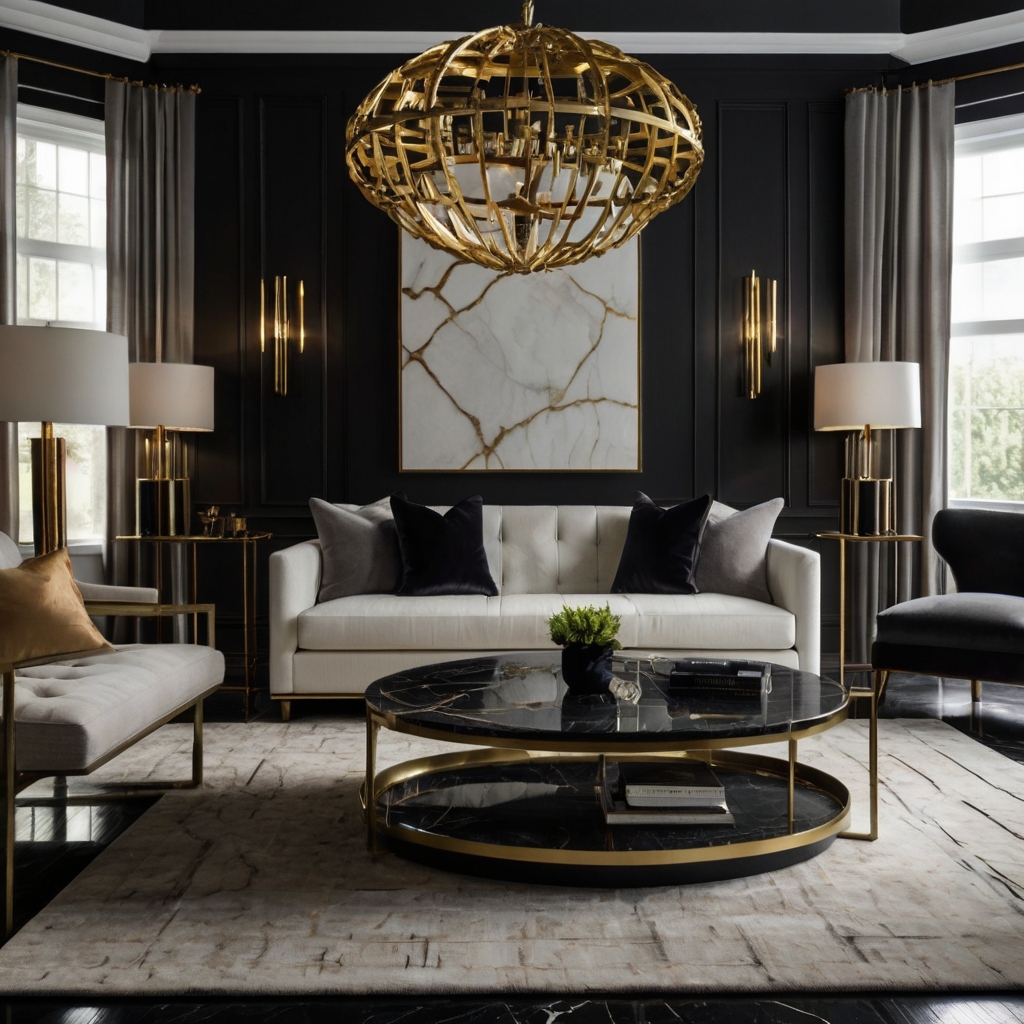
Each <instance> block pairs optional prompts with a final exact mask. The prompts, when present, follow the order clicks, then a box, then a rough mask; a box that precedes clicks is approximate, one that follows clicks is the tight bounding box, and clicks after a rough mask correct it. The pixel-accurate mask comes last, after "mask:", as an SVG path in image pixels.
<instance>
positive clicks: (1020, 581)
mask: <svg viewBox="0 0 1024 1024" xmlns="http://www.w3.org/2000/svg"><path fill="white" fill-rule="evenodd" d="M932 540H933V541H934V544H935V549H936V550H937V551H938V553H939V554H940V555H941V556H942V557H943V558H944V559H945V560H946V563H947V564H948V565H949V568H950V571H951V572H952V574H953V579H954V580H955V581H956V589H957V593H955V594H945V595H942V596H939V597H920V598H917V599H916V600H913V601H905V602H903V604H898V605H894V606H893V607H892V608H887V609H886V610H885V611H883V612H880V613H879V615H878V619H877V632H876V635H875V642H874V645H873V646H872V649H871V664H872V666H873V668H874V669H875V671H876V678H875V689H876V693H878V694H879V695H880V696H881V695H882V694H884V692H885V682H886V679H887V678H888V675H889V673H890V672H918V673H921V674H923V675H933V676H946V677H952V678H960V679H970V680H971V699H972V700H973V701H978V700H980V699H981V680H983V679H988V680H991V681H993V682H999V683H1024V514H1021V513H1019V512H987V511H981V510H978V509H945V510H943V511H941V512H939V513H938V514H937V515H936V516H935V521H934V523H933V525H932Z"/></svg>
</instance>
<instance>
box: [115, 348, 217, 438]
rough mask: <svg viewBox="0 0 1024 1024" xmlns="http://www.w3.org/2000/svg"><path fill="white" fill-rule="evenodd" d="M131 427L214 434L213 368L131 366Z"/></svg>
mask: <svg viewBox="0 0 1024 1024" xmlns="http://www.w3.org/2000/svg"><path fill="white" fill-rule="evenodd" d="M128 375H129V377H128V379H129V382H130V385H131V388H130V390H131V425H132V426H133V427H148V428H150V429H152V428H154V427H166V428H167V429H168V430H213V367H212V366H195V365H194V364H192V363H132V364H131V366H130V367H129V368H128Z"/></svg>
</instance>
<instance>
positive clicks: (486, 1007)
mask: <svg viewBox="0 0 1024 1024" xmlns="http://www.w3.org/2000/svg"><path fill="white" fill-rule="evenodd" d="M260 697H261V698H262V699H259V698H260ZM982 697H983V699H982V702H981V705H980V706H979V707H978V708H976V709H972V707H971V697H970V684H969V683H968V682H966V681H964V680H937V679H933V678H928V677H922V676H894V677H893V679H892V680H891V682H890V684H889V692H888V694H887V696H886V700H885V702H884V704H883V706H882V708H881V709H880V714H881V715H882V717H886V718H939V719H942V720H943V721H945V722H948V723H949V724H950V725H952V726H954V727H955V728H957V729H959V730H960V731H962V732H964V733H967V734H968V735H971V736H973V737H974V738H975V739H977V740H978V741H979V742H982V743H984V744H986V745H987V746H990V747H992V748H993V749H995V750H997V751H999V752H1000V753H1002V754H1004V755H1005V756H1007V757H1009V758H1012V759H1013V760H1015V761H1018V762H1021V763H1024V687H1017V686H1003V685H999V684H996V683H987V684H985V685H984V688H983V694H982ZM292 708H293V715H294V716H296V717H298V716H303V715H313V714H316V715H321V714H336V715H339V716H340V715H344V716H346V717H347V716H354V715H355V716H361V715H362V707H361V705H360V704H359V703H358V702H344V703H333V702H322V703H321V702H319V701H315V702H307V703H305V704H304V703H298V704H294V705H293V706H292ZM277 714H278V711H277V708H276V707H274V706H271V705H270V702H269V701H268V700H267V699H266V696H265V695H259V697H258V699H257V700H256V701H255V703H254V707H253V708H251V709H250V715H249V720H250V721H253V720H255V719H261V718H266V719H269V720H274V719H275V718H276V716H277ZM206 717H207V719H208V720H210V721H241V720H242V717H243V715H242V705H241V700H240V697H239V695H237V694H224V695H220V696H219V697H217V698H215V699H214V700H213V701H212V702H210V706H209V707H208V709H207V715H206ZM148 806H149V803H148V802H146V801H131V802H125V803H110V804H104V805H101V806H94V807H89V806H79V807H74V808H68V809H67V811H66V812H61V811H60V810H58V809H54V808H19V809H18V812H17V830H18V840H19V847H18V856H17V870H18V871H19V879H18V886H19V904H18V907H17V917H18V919H19V922H20V923H24V921H26V920H28V919H29V918H30V917H31V916H33V915H34V914H35V913H36V912H38V910H39V909H41V908H42V907H43V906H45V904H46V903H47V902H49V900H51V899H52V898H53V897H54V896H55V895H56V894H57V893H58V892H59V891H60V890H61V889H62V888H63V887H64V886H66V885H67V884H68V883H69V882H70V881H71V880H72V879H73V878H74V877H75V875H77V874H78V872H79V871H81V870H82V869H83V868H84V867H85V866H86V865H87V864H88V863H89V861H91V860H92V859H93V857H95V856H96V855H97V854H98V853H99V852H100V851H101V850H102V849H103V848H104V847H105V846H106V845H107V844H109V843H110V842H111V841H112V840H113V839H114V838H115V837H116V836H117V835H118V834H120V832H122V831H123V830H124V829H126V828H127V827H128V826H129V825H130V824H131V823H132V822H133V821H134V820H135V819H136V818H137V817H138V816H139V815H140V814H141V813H143V811H144V810H145V809H146V807H148ZM26 840H30V841H26ZM0 986H2V978H0ZM0 1007H2V1008H3V1010H4V1014H5V1017H4V1019H5V1020H6V1021H7V1022H9V1024H28V1022H36V1021H41V1022H47V1024H51V1022H52V1024H122V1022H129V1021H132V1022H134V1021H140V1022H147V1024H198V1022H202V1024H222V1022H229V1021H236V1020H245V1021H253V1022H256V1024H263V1022H266V1024H320V1022H325V1024H326V1022H328V1021H330V1022H332V1024H334V1022H340V1024H597V1022H601V1024H662V1022H670V1021H671V1022H677V1021H684V1022H687V1024H811V1022H815V1021H825V1022H828V1024H1003V1022H1007V1024H1024V993H1015V992H1008V993H1003V994H998V995H993V994H984V995H979V994H970V993H962V994H956V995H945V994H942V995H940V994H936V995H921V994H914V995H899V994H893V993H887V994H885V995H876V996H870V995H868V996H866V995H863V994H855V993H851V994H849V995H841V994H837V995H830V996H828V997H821V996H809V995H806V994H793V995H780V996H777V997H776V998H773V999H746V998H735V999H733V998H715V999H679V998H671V999H657V998H648V999H642V1000H626V999H620V998H607V999H605V998H601V997H600V996H591V997H589V998H585V999H584V998H567V999H555V1000H553V999H551V998H550V997H537V998H534V999H531V998H529V997H527V996H523V997H517V998H515V999H512V1000H507V1001H505V1000H493V999H479V998H472V997H457V998H456V997H452V998H444V999H423V1000H408V999H404V1000H403V999H389V998H380V999H372V1000H371V999H365V1000H361V999H345V1000H339V999H322V1000H308V999H307V1000H301V1001H299V1000H281V999H274V998H267V999H260V1000H248V1001H236V1000H226V999H225V1000H207V1001H204V1002H201V1003H200V1002H195V1001H192V1000H188V999H180V1000H169V1001H161V1002H155V1001H146V1002H137V1001H133V1000H116V1001H114V1000H111V1001H90V1002H88V1003H76V1002H72V1001H55V1000H52V999H45V1000H43V999H40V1000H34V999H25V998H21V999H13V1000H6V1001H5V1000H2V999H0Z"/></svg>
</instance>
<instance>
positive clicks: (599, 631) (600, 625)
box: [548, 604, 622, 650]
mask: <svg viewBox="0 0 1024 1024" xmlns="http://www.w3.org/2000/svg"><path fill="white" fill-rule="evenodd" d="M621 625H622V619H621V618H620V617H619V616H618V615H612V609H611V606H610V605H607V604H606V605H605V606H604V607H603V608H597V607H595V606H594V605H592V604H588V605H584V606H583V607H581V608H570V607H569V606H568V605H567V604H564V605H562V610H561V611H560V612H558V613H557V614H555V615H552V616H551V618H550V619H548V629H549V630H550V631H551V639H552V640H553V641H554V642H555V643H556V644H558V645H559V646H561V647H564V646H565V645H566V644H571V643H580V644H602V645H604V646H608V647H613V648H614V649H615V650H618V649H619V648H620V647H622V644H620V643H619V641H618V640H616V639H615V635H616V633H618V631H619V626H621Z"/></svg>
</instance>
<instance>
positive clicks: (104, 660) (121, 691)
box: [14, 644, 224, 775]
mask: <svg viewBox="0 0 1024 1024" xmlns="http://www.w3.org/2000/svg"><path fill="white" fill-rule="evenodd" d="M223 678H224V655H223V654H221V653H220V651H217V650H214V649H213V648H212V647H200V646H194V645H192V644H132V645H130V646H126V647H121V648H119V649H118V650H116V651H101V652H99V653H97V654H86V655H83V656H81V657H78V658H69V659H67V660H63V661H54V662H48V663H47V664H45V665H35V666H32V667H29V668H22V669H19V670H18V671H17V674H16V682H15V687H14V721H15V750H16V752H17V754H16V768H17V770H18V771H19V772H31V773H45V774H46V775H76V774H84V773H88V772H90V771H92V770H93V769H94V768H97V767H99V765H100V764H102V763H103V762H104V761H106V760H109V759H110V758H111V757H112V756H113V755H114V754H116V753H118V752H119V751H121V750H123V749H124V748H125V746H126V745H128V744H130V743H132V742H134V740H136V739H138V738H139V737H140V736H142V735H145V734H146V733H147V732H149V731H151V730H152V729H153V728H154V727H155V725H156V724H162V723H163V722H165V721H167V720H169V719H170V718H173V717H174V716H176V715H178V714H180V713H181V712H182V711H185V710H187V709H188V708H190V707H192V706H193V705H194V704H195V703H196V702H197V701H200V700H202V699H203V698H204V697H206V696H207V695H209V694H210V693H212V692H213V691H214V690H215V689H216V688H217V687H218V686H219V685H220V682H221V680H222V679H223Z"/></svg>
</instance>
